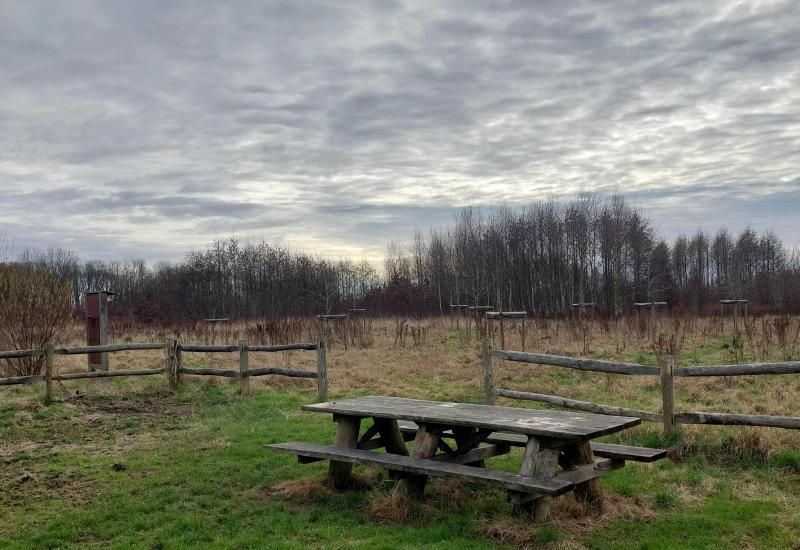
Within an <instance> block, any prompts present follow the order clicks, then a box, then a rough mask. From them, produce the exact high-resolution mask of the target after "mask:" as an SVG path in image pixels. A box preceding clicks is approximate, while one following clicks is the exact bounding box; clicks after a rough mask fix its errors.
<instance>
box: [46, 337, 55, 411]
mask: <svg viewBox="0 0 800 550" xmlns="http://www.w3.org/2000/svg"><path fill="white" fill-rule="evenodd" d="M44 387H45V403H47V404H48V405H49V404H50V403H52V402H53V345H52V344H48V346H47V349H46V350H45V352H44Z"/></svg>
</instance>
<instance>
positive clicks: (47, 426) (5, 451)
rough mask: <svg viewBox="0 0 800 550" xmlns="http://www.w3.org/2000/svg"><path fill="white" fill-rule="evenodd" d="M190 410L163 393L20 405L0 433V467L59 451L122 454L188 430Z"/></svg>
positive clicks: (83, 395)
mask: <svg viewBox="0 0 800 550" xmlns="http://www.w3.org/2000/svg"><path fill="white" fill-rule="evenodd" d="M194 409H195V408H194V406H193V405H191V404H187V403H181V402H179V401H177V400H176V399H175V398H174V397H173V396H172V395H171V394H170V393H169V392H167V391H150V392H145V393H139V394H119V393H116V392H113V390H112V389H110V388H109V389H108V390H107V391H104V392H103V393H100V394H86V393H76V394H74V395H70V396H69V397H68V398H67V399H65V400H63V401H62V402H61V403H59V404H57V405H55V406H54V407H53V408H48V407H46V406H44V405H41V404H38V403H35V402H31V403H27V404H25V405H24V406H20V407H19V409H18V410H17V412H16V414H15V415H14V416H12V417H11V418H9V419H8V420H7V421H6V422H7V424H6V426H4V428H3V431H4V432H5V433H7V434H8V437H6V438H5V441H4V442H3V445H2V446H0V464H3V463H5V464H10V463H24V462H29V461H37V460H43V459H49V457H52V456H53V455H55V454H60V453H63V452H70V453H76V452H78V453H80V452H85V453H89V454H91V455H93V456H98V455H118V454H125V453H127V452H129V451H130V450H132V449H134V448H137V447H141V446H143V445H148V444H154V443H155V442H156V441H157V440H158V439H159V434H160V433H163V432H164V431H167V430H175V429H190V428H191V425H190V423H188V422H186V419H187V418H189V417H191V416H193V415H194Z"/></svg>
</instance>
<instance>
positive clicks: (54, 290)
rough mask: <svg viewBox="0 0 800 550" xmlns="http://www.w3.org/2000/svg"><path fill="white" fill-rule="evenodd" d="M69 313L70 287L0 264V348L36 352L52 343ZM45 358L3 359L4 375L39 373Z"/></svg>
mask: <svg viewBox="0 0 800 550" xmlns="http://www.w3.org/2000/svg"><path fill="white" fill-rule="evenodd" d="M70 314H71V307H70V288H69V284H68V283H67V282H64V281H61V280H59V279H58V278H57V277H56V276H54V275H52V274H50V273H47V272H44V271H37V270H33V269H30V268H28V267H24V266H20V265H0V349H3V350H9V349H39V348H44V347H46V346H48V345H50V344H52V343H53V342H54V340H55V339H56V338H58V337H59V336H60V335H61V334H62V332H63V331H64V329H65V328H66V326H67V323H68V321H69V318H70ZM43 365H44V357H43V356H37V357H23V358H20V359H5V360H4V363H3V364H2V365H0V368H2V370H3V371H4V373H5V374H6V375H10V376H30V375H35V374H39V373H40V372H41V370H42V366H43Z"/></svg>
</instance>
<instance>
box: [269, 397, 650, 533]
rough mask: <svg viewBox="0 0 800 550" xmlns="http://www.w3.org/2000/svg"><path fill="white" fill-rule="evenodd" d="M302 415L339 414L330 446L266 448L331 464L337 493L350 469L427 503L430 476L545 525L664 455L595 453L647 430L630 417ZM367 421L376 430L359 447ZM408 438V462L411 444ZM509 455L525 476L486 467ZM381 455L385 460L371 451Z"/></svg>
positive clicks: (626, 449) (450, 410)
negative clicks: (568, 504) (490, 497)
mask: <svg viewBox="0 0 800 550" xmlns="http://www.w3.org/2000/svg"><path fill="white" fill-rule="evenodd" d="M303 410H306V411H314V412H324V413H329V414H332V415H333V418H334V420H335V421H336V423H337V430H336V436H335V438H334V444H333V446H332V447H331V446H322V445H313V444H304V443H281V444H273V445H268V446H267V447H269V448H270V449H271V450H275V451H279V452H286V453H291V454H297V455H298V456H299V458H300V460H301V462H313V461H315V460H325V459H329V460H330V475H331V477H332V478H333V482H334V485H335V486H336V487H337V488H339V489H343V488H346V487H348V486H350V484H351V469H352V466H353V464H369V465H373V466H379V467H384V468H387V469H389V470H390V472H392V473H393V475H395V476H398V477H401V478H402V479H403V481H402V483H403V484H404V485H405V487H406V489H407V490H408V491H409V492H410V493H411V494H412V495H421V494H422V492H423V490H424V487H425V484H426V481H427V478H428V476H431V475H432V476H454V477H461V478H463V479H466V480H468V481H471V482H476V483H483V484H487V485H499V486H502V487H504V488H506V489H507V490H508V493H509V500H511V501H512V502H513V503H514V505H515V508H516V509H517V511H518V512H520V513H523V514H525V515H527V516H529V517H532V518H533V519H534V520H536V521H544V520H545V519H546V518H547V514H548V510H549V506H550V500H551V498H552V497H554V496H557V495H560V494H563V493H565V492H568V491H571V490H574V491H575V495H576V497H578V498H581V499H586V500H592V501H600V499H601V498H602V493H601V490H600V486H599V484H598V481H597V478H598V477H600V476H601V475H603V474H605V473H607V472H609V471H611V470H613V469H616V468H620V467H622V466H624V464H625V460H640V461H644V462H651V461H653V460H658V459H659V458H662V457H663V456H665V454H666V452H665V451H663V450H660V449H645V448H640V447H630V446H624V445H609V444H599V443H595V444H592V439H595V438H598V437H600V436H604V435H607V434H611V433H615V432H619V431H622V430H625V429H627V428H630V427H632V426H636V425H637V424H639V423H640V422H641V420H640V419H638V418H631V417H622V416H608V415H599V414H590V413H576V412H560V411H551V410H539V409H522V408H515V407H500V406H494V405H478V404H471V403H450V402H441V401H425V400H420V399H407V398H402V397H385V396H375V395H372V396H367V397H357V398H353V399H343V400H340V401H330V402H326V403H316V404H312V405H305V406H303ZM366 418H371V419H372V424H371V426H369V427H368V428H367V429H366V430H365V431H364V433H363V435H362V436H361V437H360V438H359V432H360V428H361V423H362V420H363V419H366ZM411 437H413V439H414V445H413V448H412V451H411V453H410V456H409V453H408V450H407V448H406V444H405V442H406V438H409V439H410V438H411ZM446 440H454V442H455V445H452V441H451V443H450V444H448V442H447V441H446ZM512 446H520V447H524V448H525V454H524V456H523V460H522V466H521V468H520V471H519V474H512V473H509V472H502V471H497V470H488V469H486V467H485V462H484V461H485V460H486V459H487V458H491V457H492V456H497V455H500V454H505V453H507V452H509V451H510V448H511V447H512ZM378 448H384V449H385V450H386V453H379V452H375V451H374V449H378ZM596 455H597V456H600V457H605V458H599V459H598V458H596ZM559 465H560V466H561V467H562V469H563V471H561V472H559V471H558V467H559Z"/></svg>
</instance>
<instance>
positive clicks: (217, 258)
mask: <svg viewBox="0 0 800 550" xmlns="http://www.w3.org/2000/svg"><path fill="white" fill-rule="evenodd" d="M5 264H6V265H11V264H14V265H16V266H22V267H24V268H25V269H27V270H29V271H30V272H31V273H48V274H51V275H52V276H54V277H56V278H57V279H58V280H60V281H63V282H65V283H68V285H69V288H70V292H71V299H72V303H73V306H74V307H75V308H76V309H79V308H80V307H81V304H82V296H83V294H84V293H85V292H86V291H90V290H108V291H111V292H113V293H114V298H113V305H112V309H111V311H112V313H113V314H114V315H116V316H127V317H130V318H131V319H135V320H137V321H143V322H148V321H150V322H177V321H188V320H201V319H204V318H210V317H217V318H218V317H229V318H255V317H269V316H289V315H309V314H319V313H334V312H341V311H343V310H345V309H347V308H367V309H368V310H370V311H371V312H372V313H375V314H396V315H404V316H416V315H430V314H446V313H448V312H449V309H450V304H468V305H492V306H494V307H495V308H502V309H503V310H505V311H509V310H525V311H529V312H531V313H533V314H536V315H542V316H557V315H564V314H567V313H569V311H570V310H571V305H572V304H573V303H576V302H592V303H594V304H595V307H596V309H597V310H598V311H599V312H601V313H606V314H615V313H623V312H625V311H630V310H631V309H632V307H633V304H634V303H635V302H646V301H666V302H668V304H669V305H670V307H672V308H677V309H680V310H685V311H690V312H694V313H703V312H708V311H709V308H712V307H718V306H717V304H718V301H719V299H723V298H744V299H749V300H751V303H753V305H755V306H760V307H762V308H763V309H765V310H769V311H776V312H790V311H791V312H796V311H797V310H798V309H800V277H799V276H798V275H800V257H799V256H798V254H797V251H796V250H790V249H788V247H786V246H785V245H784V243H783V242H782V241H781V240H780V239H779V238H778V237H777V236H776V235H775V234H774V233H772V232H769V231H768V232H765V233H760V234H759V233H756V232H755V231H753V230H752V229H745V230H743V231H742V232H740V233H739V234H738V235H733V234H731V233H729V232H728V231H727V230H725V229H720V230H719V231H718V232H717V233H716V234H715V235H713V236H712V235H710V234H708V233H706V232H704V231H697V232H696V233H695V234H694V235H691V236H680V237H678V238H677V239H674V240H673V241H672V242H667V241H666V240H665V239H663V238H661V237H659V236H658V235H657V234H656V232H655V230H654V229H653V227H652V224H651V223H650V221H649V220H648V219H647V218H646V216H645V215H644V214H643V213H642V211H641V210H639V209H638V208H635V207H634V206H632V205H631V204H630V203H628V202H627V201H626V200H625V199H624V198H623V197H622V196H614V197H612V198H609V199H601V198H599V197H597V196H595V195H585V196H581V197H579V198H577V199H575V200H572V201H567V202H559V201H555V200H550V201H544V202H534V203H531V204H528V205H527V206H525V207H524V208H510V207H499V208H492V209H485V210H481V209H476V208H464V209H462V210H461V211H460V212H459V214H458V216H457V217H456V219H455V220H454V223H453V224H452V225H451V226H450V227H446V228H430V229H429V230H427V231H426V232H424V233H423V232H422V231H420V230H418V231H416V232H415V234H414V236H413V238H412V240H411V242H410V244H408V245H399V244H397V243H393V242H392V243H389V245H388V246H387V249H386V255H385V262H384V264H385V265H384V269H383V270H382V271H379V270H378V269H376V268H375V266H372V265H370V264H369V263H367V262H365V261H361V262H356V261H353V260H350V259H340V260H331V259H327V258H322V257H319V256H314V255H310V254H307V253H303V252H297V251H292V250H289V249H288V248H286V247H283V246H280V245H276V244H271V243H267V242H242V241H240V240H237V239H235V238H231V239H226V240H217V241H215V242H213V243H212V244H210V245H209V246H208V247H206V248H205V249H201V250H192V251H189V252H188V253H187V254H186V255H185V257H184V258H182V259H181V260H179V261H176V262H159V263H156V264H153V265H148V264H147V263H146V262H145V261H143V260H118V261H98V260H90V261H82V260H81V259H80V258H79V257H78V256H77V255H75V254H74V253H72V252H70V251H67V250H63V249H51V250H47V251H26V252H24V253H23V254H21V255H20V256H19V257H17V258H16V259H15V260H13V261H12V260H10V259H7V260H6V261H5Z"/></svg>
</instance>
